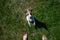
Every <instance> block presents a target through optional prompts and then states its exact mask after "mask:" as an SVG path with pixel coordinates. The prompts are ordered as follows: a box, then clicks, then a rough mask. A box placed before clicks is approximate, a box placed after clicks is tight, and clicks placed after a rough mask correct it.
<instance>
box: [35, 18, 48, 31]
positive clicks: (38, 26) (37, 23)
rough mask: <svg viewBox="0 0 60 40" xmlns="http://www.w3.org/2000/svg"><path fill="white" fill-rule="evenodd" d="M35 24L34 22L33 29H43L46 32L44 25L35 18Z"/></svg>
mask: <svg viewBox="0 0 60 40" xmlns="http://www.w3.org/2000/svg"><path fill="white" fill-rule="evenodd" d="M35 22H36V25H35V29H38V28H45V29H46V30H48V28H47V26H46V23H43V22H40V21H38V20H37V19H36V18H35Z"/></svg>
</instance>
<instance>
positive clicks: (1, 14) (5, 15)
mask: <svg viewBox="0 0 60 40" xmlns="http://www.w3.org/2000/svg"><path fill="white" fill-rule="evenodd" d="M30 7H32V9H33V16H34V17H35V18H36V19H37V20H38V21H40V22H43V23H45V24H46V26H47V28H48V30H46V29H45V28H38V29H37V30H36V29H35V27H31V28H30V27H29V26H28V24H27V22H26V19H25V14H24V10H25V8H30ZM39 25H40V24H39ZM25 33H28V39H29V40H41V37H42V34H43V33H45V34H46V35H47V38H48V40H60V1H59V0H0V40H22V36H23V34H25ZM33 35H34V36H33Z"/></svg>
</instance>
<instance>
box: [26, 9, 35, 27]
mask: <svg viewBox="0 0 60 40" xmlns="http://www.w3.org/2000/svg"><path fill="white" fill-rule="evenodd" d="M25 13H26V20H27V22H28V24H29V26H30V27H31V23H32V24H34V25H35V19H34V17H33V16H32V9H26V10H25Z"/></svg>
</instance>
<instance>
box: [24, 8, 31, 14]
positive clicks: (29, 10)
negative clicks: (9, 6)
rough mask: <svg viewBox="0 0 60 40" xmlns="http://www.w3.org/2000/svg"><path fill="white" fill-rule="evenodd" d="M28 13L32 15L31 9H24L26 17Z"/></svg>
mask: <svg viewBox="0 0 60 40" xmlns="http://www.w3.org/2000/svg"><path fill="white" fill-rule="evenodd" d="M28 12H30V13H32V9H31V8H28V9H25V11H24V13H26V15H28V14H29V13H28Z"/></svg>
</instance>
